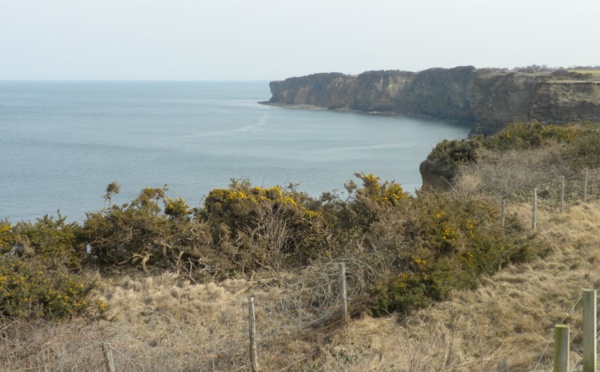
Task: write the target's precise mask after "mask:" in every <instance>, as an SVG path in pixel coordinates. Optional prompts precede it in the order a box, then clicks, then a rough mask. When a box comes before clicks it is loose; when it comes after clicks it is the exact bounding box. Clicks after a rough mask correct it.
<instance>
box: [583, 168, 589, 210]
mask: <svg viewBox="0 0 600 372" xmlns="http://www.w3.org/2000/svg"><path fill="white" fill-rule="evenodd" d="M587 189H588V170H587V169H586V170H585V176H584V178H583V202H584V203H587Z"/></svg>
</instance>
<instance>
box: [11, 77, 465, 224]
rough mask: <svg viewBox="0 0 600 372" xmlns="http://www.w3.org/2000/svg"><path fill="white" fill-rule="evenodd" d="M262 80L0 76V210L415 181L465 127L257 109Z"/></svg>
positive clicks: (72, 216) (77, 208)
mask: <svg viewBox="0 0 600 372" xmlns="http://www.w3.org/2000/svg"><path fill="white" fill-rule="evenodd" d="M269 97H270V92H269V86H268V82H266V81H259V82H86V81H77V82H38V81H35V82H25V81H3V82H0V164H1V167H0V218H9V219H10V220H11V222H16V221H19V220H34V219H35V218H38V217H42V216H44V215H45V214H49V215H54V216H56V215H57V211H58V210H60V213H61V214H62V215H63V216H64V215H66V216H67V219H68V220H69V221H82V220H83V219H84V218H85V213H86V212H92V211H98V210H100V209H101V208H102V207H103V203H104V200H103V195H104V190H105V189H106V186H107V185H108V184H109V183H110V182H113V181H116V182H118V183H119V184H121V186H122V187H121V190H122V191H121V194H119V195H117V196H116V197H115V198H114V202H116V203H125V202H128V201H130V200H132V199H133V198H135V197H136V196H137V195H138V194H139V192H140V191H141V190H142V189H143V188H144V187H162V186H163V185H165V184H166V185H168V188H169V191H168V195H169V196H171V197H183V198H185V199H186V200H187V201H188V203H189V204H190V205H191V206H201V203H202V200H203V197H204V196H205V195H206V194H207V193H208V192H209V191H210V190H211V189H214V188H224V187H227V185H228V184H229V183H230V180H231V179H232V178H233V179H239V178H243V179H249V180H250V181H251V182H252V184H254V185H258V186H273V185H282V186H286V185H288V184H289V183H294V184H298V186H297V188H298V189H299V190H300V191H305V192H307V193H309V194H310V195H312V196H315V197H317V196H319V195H320V194H321V193H322V192H325V191H333V190H343V189H344V188H343V185H344V183H345V182H347V181H348V180H350V179H354V176H353V174H354V173H355V172H364V173H371V172H372V173H374V174H375V175H376V176H379V177H381V179H382V180H389V181H391V180H395V181H396V182H398V183H400V184H402V185H403V187H404V189H405V190H406V191H410V192H413V191H414V190H416V189H418V188H419V187H420V185H421V177H420V174H419V170H418V168H419V164H420V162H421V161H423V160H424V159H425V157H426V156H427V154H428V153H429V152H430V151H431V149H432V148H433V146H434V145H435V144H436V143H438V142H439V141H441V140H443V139H456V138H464V137H466V136H467V134H468V131H469V128H468V127H466V126H463V125H458V124H453V123H445V122H439V121H430V120H421V119H414V118H408V117H401V116H379V115H369V114H356V113H340V112H329V111H319V110H294V109H286V108H281V107H273V106H265V105H260V104H258V101H264V100H268V99H269Z"/></svg>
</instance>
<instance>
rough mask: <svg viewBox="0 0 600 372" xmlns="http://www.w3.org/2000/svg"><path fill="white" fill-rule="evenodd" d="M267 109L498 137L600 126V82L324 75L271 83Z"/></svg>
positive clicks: (448, 73)
mask: <svg viewBox="0 0 600 372" xmlns="http://www.w3.org/2000/svg"><path fill="white" fill-rule="evenodd" d="M270 88H271V93H272V97H271V99H270V100H269V101H268V102H264V103H266V104H271V105H282V106H286V105H311V106H317V107H323V108H328V109H335V110H356V111H362V112H389V113H396V114H403V115H408V116H417V117H429V118H435V119H439V120H449V121H458V122H463V123H467V124H471V125H472V126H473V127H477V129H478V130H480V131H481V132H483V133H493V132H496V131H498V130H500V129H502V128H503V127H504V126H506V125H507V124H509V123H512V122H522V121H529V120H538V121H540V122H547V123H564V122H573V121H582V120H592V121H600V79H597V78H595V77H594V76H592V75H589V74H580V73H573V72H571V73H570V72H567V71H565V70H558V71H555V72H553V73H550V72H541V73H525V72H511V71H507V70H501V69H476V68H475V67H472V66H466V67H455V68H451V69H442V68H434V69H429V70H425V71H422V72H419V73H414V72H406V71H369V72H364V73H362V74H360V75H357V76H356V75H344V74H341V73H321V74H314V75H308V76H303V77H293V78H288V79H286V80H283V81H274V82H271V83H270Z"/></svg>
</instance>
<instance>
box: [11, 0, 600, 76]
mask: <svg viewBox="0 0 600 372" xmlns="http://www.w3.org/2000/svg"><path fill="white" fill-rule="evenodd" d="M599 16H600V1H598V0H569V1H566V0H560V1H558V0H503V1H489V0H488V1H486V0H389V1H388V0H368V1H364V0H303V1H297V0H52V1H48V0H0V80H281V79H285V78H287V77H291V76H302V75H307V74H311V73H316V72H342V73H347V74H358V73H361V72H364V71H369V70H406V71H421V70H425V69H428V68H433V67H454V66H465V65H473V66H475V67H478V68H483V67H504V68H513V67H522V66H529V65H533V64H537V65H547V66H550V67H570V66H576V65H579V66H585V65H600V47H599V45H598V41H597V39H598V36H600V22H599V21H598V18H599Z"/></svg>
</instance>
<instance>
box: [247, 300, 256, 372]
mask: <svg viewBox="0 0 600 372" xmlns="http://www.w3.org/2000/svg"><path fill="white" fill-rule="evenodd" d="M255 320H256V317H255V315H254V297H250V298H249V299H248V329H249V331H248V332H249V337H250V367H251V370H252V372H258V352H257V350H256V324H255Z"/></svg>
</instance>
